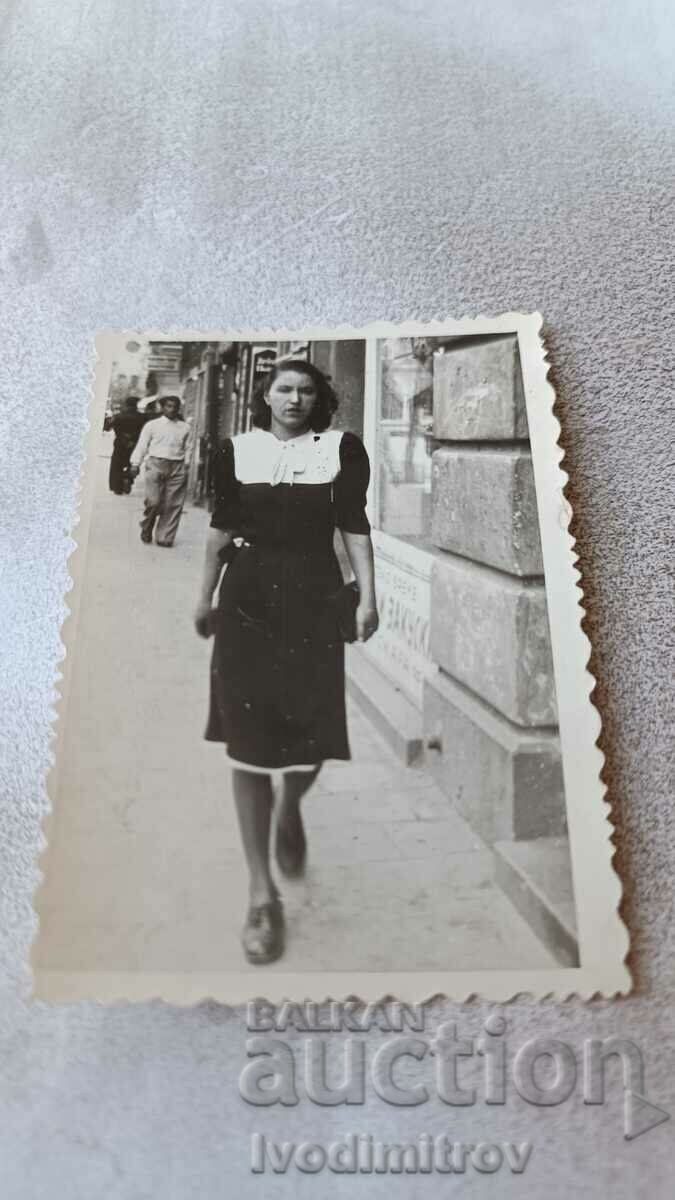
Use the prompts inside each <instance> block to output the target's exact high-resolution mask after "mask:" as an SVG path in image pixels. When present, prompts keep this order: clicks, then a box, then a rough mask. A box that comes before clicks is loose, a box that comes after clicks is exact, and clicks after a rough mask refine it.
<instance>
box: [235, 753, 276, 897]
mask: <svg viewBox="0 0 675 1200" xmlns="http://www.w3.org/2000/svg"><path fill="white" fill-rule="evenodd" d="M233 785H234V801H235V805H236V808H237V818H238V821H239V832H240V833H241V840H242V842H243V845H244V854H245V855H246V862H247V864H248V869H249V875H250V881H249V898H250V902H251V904H252V905H260V904H267V903H269V901H270V900H273V899H274V898H275V897H276V896H277V895H278V892H277V889H276V887H275V885H274V880H273V879H272V876H271V874H270V820H271V816H272V803H273V793H272V780H271V778H270V776H269V775H259V774H257V773H256V772H254V771H243V770H241V769H240V768H239V767H235V769H234V771H233Z"/></svg>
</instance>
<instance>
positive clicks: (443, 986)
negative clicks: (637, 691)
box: [32, 312, 631, 1005]
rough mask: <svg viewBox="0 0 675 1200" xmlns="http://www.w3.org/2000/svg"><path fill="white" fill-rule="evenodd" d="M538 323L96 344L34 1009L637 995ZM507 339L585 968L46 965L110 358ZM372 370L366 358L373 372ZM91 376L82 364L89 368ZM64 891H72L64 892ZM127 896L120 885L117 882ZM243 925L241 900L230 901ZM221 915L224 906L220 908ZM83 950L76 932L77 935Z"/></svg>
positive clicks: (406, 325) (167, 335)
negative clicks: (189, 349) (280, 346)
mask: <svg viewBox="0 0 675 1200" xmlns="http://www.w3.org/2000/svg"><path fill="white" fill-rule="evenodd" d="M542 326H543V319H542V316H541V315H540V314H539V313H528V314H524V313H517V312H513V313H505V314H502V315H499V316H497V317H482V316H480V317H467V318H461V319H457V320H455V319H450V318H449V319H447V320H443V321H429V322H422V321H406V322H401V323H389V322H374V323H372V324H369V325H367V326H365V327H362V328H356V327H351V326H338V327H333V328H323V327H308V328H303V329H301V330H299V331H297V330H279V329H275V330H272V329H262V330H261V329H256V330H246V329H244V330H216V331H205V330H184V329H180V330H170V331H167V330H163V331H161V332H160V331H157V332H155V331H148V330H143V331H142V332H140V331H137V330H128V331H127V330H114V331H113V330H109V331H104V332H101V333H99V334H98V335H97V336H96V339H95V346H96V364H95V386H94V389H93V391H94V394H93V397H92V400H91V404H90V408H89V414H88V416H89V429H88V433H87V437H86V453H85V455H84V458H83V464H82V471H81V481H80V482H81V486H80V492H79V504H78V512H77V516H76V517H75V518H74V529H73V533H72V536H73V539H74V546H75V548H74V551H73V553H72V556H71V557H70V559H69V573H70V577H71V580H72V588H71V590H70V591H69V592H68V594H67V596H66V603H67V606H68V616H67V618H66V621H65V622H64V625H63V627H62V642H63V647H64V651H65V657H64V658H63V659H62V660H61V662H60V664H59V669H60V671H61V677H60V682H59V687H58V690H59V701H58V704H57V706H56V721H55V743H54V758H53V766H52V768H51V770H50V772H49V775H48V779H47V790H48V794H49V800H50V814H49V816H48V817H47V818H46V820H45V823H44V832H45V838H46V848H45V850H44V852H43V854H42V857H41V861H40V869H41V873H42V882H41V884H40V885H39V887H38V890H37V892H36V895H35V897H34V905H35V908H36V912H37V914H38V918H39V919H38V929H37V932H36V935H35V939H34V942H33V949H32V970H33V996H34V997H35V998H37V999H40V1000H43V1001H47V1002H51V1003H72V1002H76V1001H81V1000H94V1001H98V1002H102V1003H113V1002H138V1001H146V1000H155V999H162V1000H164V1001H165V1002H168V1003H170V1004H174V1005H193V1004H197V1003H200V1002H203V1001H205V1000H215V1001H217V1002H220V1003H224V1004H228V1005H239V1004H243V1003H245V1002H246V1001H248V1000H250V999H251V998H252V997H254V996H265V997H266V998H267V999H268V1000H269V1001H271V1002H273V1003H280V1002H282V1001H284V1000H289V999H290V1000H294V1001H298V1002H300V1001H302V1000H306V999H308V998H310V997H311V998H312V999H313V1000H315V1001H317V1002H322V1000H323V999H324V998H330V999H333V1000H345V999H347V998H358V999H360V1000H362V1001H363V1002H364V1003H372V1002H375V1001H380V1000H383V999H385V998H391V997H393V998H396V999H398V1000H400V1001H402V1002H405V1003H423V1002H426V1001H429V1000H431V999H433V998H436V997H439V996H442V997H447V998H448V999H451V1000H454V1001H457V1002H461V1001H467V1000H469V999H473V998H476V997H480V998H482V999H485V1000H489V1001H495V1002H506V1001H508V1000H511V999H514V998H515V997H517V996H530V997H532V999H533V1000H543V999H550V998H553V999H558V1000H566V999H569V998H571V997H577V998H579V999H581V1000H588V999H591V998H594V997H597V996H601V997H605V998H612V997H615V996H618V995H626V994H628V993H629V992H630V990H631V977H630V973H629V970H628V968H627V966H626V957H627V954H628V949H629V937H628V931H627V929H626V926H625V924H624V922H623V920H622V918H621V916H620V914H619V905H620V901H621V894H622V889H621V882H620V879H619V877H618V875H617V873H616V871H615V869H614V866H613V861H612V860H613V855H614V847H613V844H612V834H613V825H612V821H611V809H610V804H609V802H608V800H607V797H606V794H605V791H606V789H605V786H604V784H603V782H602V780H601V770H602V766H603V762H604V757H603V754H602V752H601V751H600V749H599V747H598V745H597V742H598V738H599V736H600V731H601V722H600V717H599V714H598V711H597V709H596V708H595V706H594V704H593V702H592V699H591V695H592V692H593V688H594V686H595V680H594V678H593V676H592V675H591V674H590V672H589V670H588V663H589V658H590V651H591V648H590V643H589V640H588V638H587V636H586V634H585V632H584V631H583V629H582V621H583V619H584V615H585V614H584V608H583V591H582V587H581V573H580V570H579V569H578V567H577V555H576V553H575V549H574V546H575V542H574V539H573V538H572V536H571V534H570V532H569V525H570V521H571V518H572V509H571V506H570V504H569V502H568V501H567V499H566V497H565V494H564V493H565V488H566V486H567V482H568V476H567V473H566V471H565V470H564V467H563V465H562V464H563V460H564V450H563V448H561V445H560V435H561V429H560V424H559V421H558V419H557V417H556V415H555V413H554V403H555V393H554V389H553V387H552V385H551V383H550V382H549V381H548V377H547V376H548V364H547V359H546V347H545V343H544V339H543V334H542ZM508 334H513V335H515V336H516V338H517V347H518V352H519V357H520V365H521V369H522V382H523V389H524V398H525V404H526V411H527V422H528V426H529V442H530V447H531V454H532V466H533V471H534V482H535V489H536V506H537V511H538V518H539V530H540V540H541V552H542V557H543V575H544V583H545V596H546V606H547V609H548V622H549V629H550V640H551V649H552V658H553V671H554V679H555V693H556V698H557V714H558V730H559V737H560V746H561V758H562V772H563V779H564V795H565V806H566V823H567V836H568V838H569V851H570V860H571V868H572V878H573V889H574V901H575V907H576V928H577V936H578V965H577V966H564V965H552V966H551V967H550V968H549V967H546V968H539V967H538V968H536V969H528V968H520V967H516V966H514V968H513V969H511V968H508V969H504V968H503V967H501V966H500V967H497V968H495V969H490V968H489V966H488V967H485V968H481V969H470V970H459V971H455V970H452V969H450V964H449V966H448V969H447V970H444V969H439V970H428V969H424V970H410V969H407V967H406V962H405V961H401V963H400V966H399V967H397V969H395V970H386V971H382V970H373V971H370V970H354V971H352V970H343V969H340V970H337V971H332V970H323V969H320V970H317V969H308V970H286V969H284V965H283V960H282V961H281V962H279V963H276V964H274V967H273V968H271V969H268V968H266V967H264V966H262V967H249V968H247V966H246V963H245V961H244V960H243V958H242V960H241V963H240V964H238V965H237V964H233V969H232V970H231V971H230V970H222V969H214V970H213V971H211V970H206V969H202V968H200V969H199V970H195V971H194V972H193V971H189V970H183V971H180V970H178V971H173V970H172V969H171V968H170V967H168V968H164V966H162V969H160V970H156V969H151V970H145V969H142V965H141V967H139V969H138V970H135V969H124V970H119V971H118V970H115V969H114V968H112V969H110V970H108V969H100V970H99V969H97V968H93V969H88V967H87V964H86V962H85V963H83V964H82V969H79V968H78V969H68V968H65V969H61V968H60V966H59V964H58V961H56V962H55V961H53V960H50V961H45V960H44V958H43V956H42V950H43V948H44V947H43V941H44V935H45V926H44V905H45V903H46V901H45V881H46V879H47V877H48V876H49V872H50V870H51V869H52V859H51V857H50V847H51V842H52V837H53V832H54V828H55V822H56V821H57V820H58V796H59V775H60V771H61V768H62V763H63V754H64V743H65V729H66V714H67V711H68V703H69V693H70V688H71V675H72V666H73V660H74V651H75V647H76V638H77V629H78V622H79V617H80V610H81V606H82V601H83V580H84V575H85V566H86V561H87V549H88V542H89V534H90V527H91V520H92V511H93V506H94V495H95V480H94V472H93V470H92V469H90V468H91V466H92V464H93V463H95V460H96V456H97V454H98V453H99V445H100V437H101V434H100V430H101V427H102V423H103V416H104V413H105V410H106V402H107V394H108V381H109V378H110V371H111V365H112V348H113V345H114V344H115V340H116V339H119V338H120V337H121V336H124V337H129V338H134V337H142V338H145V339H148V340H150V341H157V342H178V341H181V342H186V341H194V342H212V341H221V342H229V341H234V342H237V341H248V342H253V343H255V342H266V341H285V340H288V341H289V342H295V343H302V342H305V341H309V342H311V341H319V340H323V341H335V340H342V339H344V340H357V339H364V340H365V342H366V345H367V346H370V347H373V346H374V344H375V343H376V342H378V341H379V340H380V339H393V338H397V339H398V338H411V339H414V338H420V339H422V338H429V339H433V338H443V337H446V338H465V337H466V338H472V337H486V336H487V337H490V336H491V335H508ZM371 362H372V358H371ZM89 365H90V364H87V367H88V366H89ZM64 886H67V885H64ZM120 887H124V880H123V879H120ZM235 899H236V902H237V903H238V904H239V906H240V907H241V911H242V913H243V911H244V910H243V904H242V903H241V898H235ZM223 902H224V903H225V899H224V901H223ZM73 933H74V936H77V934H76V930H74V931H73Z"/></svg>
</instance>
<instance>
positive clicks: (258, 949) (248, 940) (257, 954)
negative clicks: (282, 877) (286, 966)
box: [241, 896, 285, 966]
mask: <svg viewBox="0 0 675 1200" xmlns="http://www.w3.org/2000/svg"><path fill="white" fill-rule="evenodd" d="M284 932H285V927H284V910H283V906H282V903H281V898H280V897H279V896H275V898H274V899H273V900H269V901H268V902H267V903H266V904H252V905H251V907H250V908H249V910H248V916H247V918H246V924H245V925H244V928H243V930H242V935H241V944H242V946H243V948H244V954H245V955H246V958H247V959H248V961H249V962H250V963H254V964H255V965H256V966H262V965H263V964H264V963H271V962H274V961H275V959H277V958H280V957H281V955H282V954H283V952H284V940H285V939H284Z"/></svg>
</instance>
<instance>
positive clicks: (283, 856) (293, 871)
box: [274, 812, 307, 879]
mask: <svg viewBox="0 0 675 1200" xmlns="http://www.w3.org/2000/svg"><path fill="white" fill-rule="evenodd" d="M274 850H275V854H276V858H277V863H278V864H279V870H280V871H281V873H282V875H285V876H286V877H287V878H289V879H293V878H294V877H296V876H298V875H302V873H303V871H304V869H305V859H306V857H307V839H306V837H305V829H304V826H303V824H302V817H301V815H300V812H298V817H297V824H296V826H295V829H294V830H293V831H292V832H290V831H289V830H288V829H287V828H285V827H284V825H282V824H281V822H277V828H276V838H275V846H274Z"/></svg>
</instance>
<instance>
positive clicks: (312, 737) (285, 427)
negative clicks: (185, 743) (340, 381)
mask: <svg viewBox="0 0 675 1200" xmlns="http://www.w3.org/2000/svg"><path fill="white" fill-rule="evenodd" d="M337 404H338V399H337V396H336V395H335V393H334V391H333V389H332V387H331V386H330V384H329V382H328V381H327V379H326V378H325V376H324V375H323V374H322V373H321V372H320V371H319V370H318V369H317V368H316V367H315V366H314V365H313V364H311V363H307V362H305V361H304V360H293V359H290V360H281V361H280V362H278V363H276V364H275V366H274V367H273V369H272V370H271V371H270V373H269V374H268V375H267V377H266V380H265V382H264V385H263V390H262V391H261V392H260V393H258V394H257V395H256V398H255V404H254V408H253V423H254V426H255V428H254V429H252V430H251V431H250V432H249V433H243V434H239V435H238V436H237V437H233V438H230V439H229V440H228V441H227V442H226V443H225V445H224V447H223V448H222V450H221V451H220V452H219V455H218V456H217V458H216V461H215V463H214V467H215V472H216V496H215V507H214V509H213V513H212V517H211V528H210V530H209V536H208V541H207V547H206V557H205V564H204V574H203V580H202V591H201V594H200V599H199V604H198V607H197V611H196V613H195V627H196V630H197V632H198V633H199V634H200V636H201V637H209V636H210V635H211V634H212V633H213V634H214V635H215V641H214V650H213V659H212V666H211V703H210V708H209V720H208V726H207V729H206V739H207V740H208V741H213V742H222V743H224V744H225V747H226V755H227V760H228V761H229V764H230V766H231V767H232V769H233V790H234V799H235V804H236V807H237V815H238V818H239V825H240V830H241V835H242V841H243V846H244V853H245V855H246V859H247V863H248V868H249V875H250V888H249V899H250V907H249V911H248V915H247V919H246V924H245V926H244V930H243V933H242V943H243V949H244V954H245V956H246V958H247V959H248V961H249V962H250V963H254V964H264V963H270V962H273V961H274V960H275V959H277V958H279V956H280V955H281V954H282V952H283V949H284V917H283V907H282V902H281V897H280V895H279V891H278V889H277V887H276V884H275V882H274V879H273V877H272V874H271V870H270V818H271V813H272V805H273V799H274V796H273V788H272V776H273V775H279V776H281V778H282V780H283V785H282V790H281V793H280V798H279V806H278V810H277V814H278V819H277V823H276V833H275V850H276V858H277V864H278V866H279V870H280V871H281V872H282V874H284V875H287V876H292V875H298V874H300V873H301V872H302V870H303V868H304V861H305V856H306V839H305V834H304V827H303V823H302V817H301V812H300V802H301V800H302V798H303V796H304V795H305V793H306V792H307V791H308V790H309V788H310V787H311V785H312V784H313V783H314V781H315V779H316V778H317V776H318V774H319V771H320V770H321V767H322V765H323V763H324V762H325V761H326V760H327V759H338V760H339V759H343V760H344V759H349V758H350V757H351V755H350V748H349V740H348V736H347V724H346V714H345V671H344V640H345V638H344V636H343V635H342V633H341V631H340V628H339V616H338V608H337V604H338V600H339V597H340V595H341V593H343V592H344V591H345V589H344V588H343V586H342V573H341V571H340V567H339V565H338V560H337V558H336V555H335V551H334V546H333V543H334V534H335V530H336V528H337V529H339V530H340V532H341V534H342V541H343V543H344V546H345V550H346V553H347V556H348V558H349V560H350V563H351V567H352V570H353V572H354V575H355V576H356V584H357V590H356V600H357V605H358V606H357V607H356V609H355V612H354V613H353V614H352V616H353V620H354V634H355V635H356V637H357V638H358V639H359V640H360V641H363V642H365V641H367V640H368V638H370V637H372V635H373V634H374V633H375V630H376V629H377V626H378V615H377V604H376V598H375V580H374V564H373V549H372V545H371V540H370V524H369V522H368V518H367V516H366V511H365V506H366V491H367V488H368V482H369V478H370V466H369V462H368V455H367V454H366V451H365V448H364V446H363V445H362V443H361V441H360V440H359V438H358V437H356V436H355V435H354V434H353V433H343V432H341V431H338V430H335V431H334V430H331V429H329V425H330V422H331V418H332V416H333V413H334V412H335V410H336V408H337ZM224 563H228V565H227V566H226V567H225V570H224V573H223V565H224ZM216 589H218V604H217V608H216V609H215V610H214V608H213V596H214V593H215V591H216Z"/></svg>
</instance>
